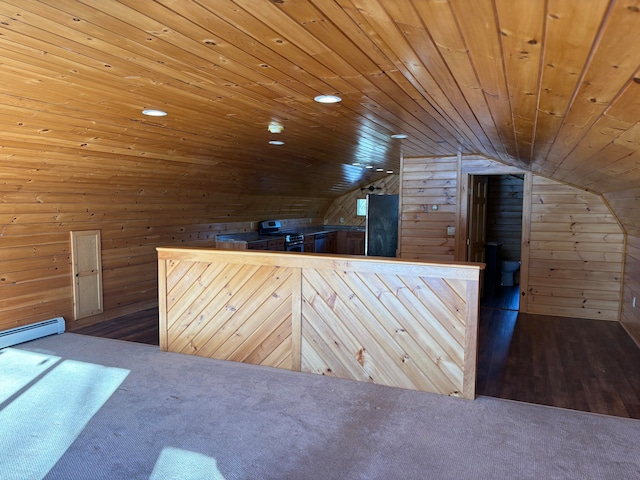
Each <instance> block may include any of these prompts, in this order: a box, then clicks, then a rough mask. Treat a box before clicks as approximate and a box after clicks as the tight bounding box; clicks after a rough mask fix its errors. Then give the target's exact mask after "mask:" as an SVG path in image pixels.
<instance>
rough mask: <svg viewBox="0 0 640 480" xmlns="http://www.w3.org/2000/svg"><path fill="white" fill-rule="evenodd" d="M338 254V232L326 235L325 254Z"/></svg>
mask: <svg viewBox="0 0 640 480" xmlns="http://www.w3.org/2000/svg"><path fill="white" fill-rule="evenodd" d="M337 252H338V232H329V233H327V253H337Z"/></svg>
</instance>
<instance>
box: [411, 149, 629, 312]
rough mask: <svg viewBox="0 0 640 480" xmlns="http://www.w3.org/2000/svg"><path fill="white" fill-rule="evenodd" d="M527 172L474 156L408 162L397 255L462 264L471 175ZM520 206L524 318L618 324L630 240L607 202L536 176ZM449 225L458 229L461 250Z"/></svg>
mask: <svg viewBox="0 0 640 480" xmlns="http://www.w3.org/2000/svg"><path fill="white" fill-rule="evenodd" d="M523 172H524V171H523V170H522V169H517V168H516V167H512V166H507V165H502V164H500V162H497V161H495V160H492V159H487V158H484V157H481V156H477V155H474V156H461V157H446V158H438V159H434V158H429V157H422V158H405V159H404V166H403V170H402V173H401V192H402V206H401V214H402V226H401V238H400V242H401V245H400V256H401V257H403V258H412V259H413V258H418V259H421V260H424V261H429V260H433V261H435V260H454V259H464V252H465V246H464V242H463V241H462V239H464V238H465V232H466V221H467V218H466V201H467V200H466V183H465V182H466V181H467V180H468V175H474V174H476V175H490V174H500V175H503V174H507V173H508V174H521V173H523ZM460 179H462V180H460ZM458 187H460V188H458ZM525 191H526V190H525ZM523 203H524V211H523V217H524V219H525V220H524V222H523V231H524V237H525V240H524V242H523V245H522V246H523V262H524V263H523V266H522V268H521V278H520V280H521V288H522V289H523V290H524V293H525V297H524V298H523V301H522V303H521V309H522V311H527V312H530V313H540V314H548V315H557V316H567V317H578V318H598V319H605V320H617V319H618V318H619V310H620V295H621V288H622V268H623V250H624V241H625V239H624V232H623V230H622V229H621V227H620V225H619V224H618V222H617V220H616V216H615V215H614V214H613V213H612V212H611V211H610V209H609V207H608V205H607V203H606V202H605V201H604V200H603V198H602V197H600V196H598V195H594V194H591V193H588V192H585V191H584V190H580V189H577V188H574V187H571V186H567V185H564V184H562V183H559V182H556V181H553V180H548V179H546V178H543V177H540V176H537V175H533V187H532V190H531V193H530V194H528V193H526V194H523ZM433 205H437V206H438V209H437V210H433V208H432V207H433ZM448 225H452V226H456V227H457V237H456V238H457V240H458V243H456V242H455V241H454V238H453V237H451V236H449V235H447V229H446V227H447V226H448ZM525 249H526V254H525V253H524V250H525ZM527 258H528V259H529V260H528V261H526V259H527ZM523 276H524V278H523Z"/></svg>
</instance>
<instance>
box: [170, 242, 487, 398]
mask: <svg viewBox="0 0 640 480" xmlns="http://www.w3.org/2000/svg"><path fill="white" fill-rule="evenodd" d="M158 270H159V310H160V347H161V348H162V349H163V350H166V351H171V352H177V353H187V354H191V355H199V356H203V357H208V358H216V359H220V360H234V361H242V362H246V363H253V364H258V365H263V366H271V367H280V368H287V369H291V370H295V371H303V372H312V373H318V374H322V375H330V376H335V377H339V378H347V379H352V380H359V381H364V382H372V383H376V384H379V385H388V386H394V387H400V388H407V389H413V390H420V391H426V392H433V393H440V394H445V395H452V396H461V397H464V398H474V397H475V383H476V362H477V341H478V339H477V334H478V323H477V322H478V290H479V277H480V266H479V265H477V264H476V265H474V264H458V265H447V264H433V263H432V264H424V263H416V262H403V261H399V260H395V259H394V260H389V259H375V258H374V259H372V258H366V257H332V256H328V255H324V254H323V255H313V254H294V253H289V252H287V253H279V252H259V251H238V250H233V251H231V250H216V249H194V248H160V249H158Z"/></svg>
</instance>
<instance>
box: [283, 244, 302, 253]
mask: <svg viewBox="0 0 640 480" xmlns="http://www.w3.org/2000/svg"><path fill="white" fill-rule="evenodd" d="M284 248H285V250H286V251H287V252H304V243H290V244H287V245H285V247H284Z"/></svg>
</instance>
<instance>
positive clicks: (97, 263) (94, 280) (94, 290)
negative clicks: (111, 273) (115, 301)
mask: <svg viewBox="0 0 640 480" xmlns="http://www.w3.org/2000/svg"><path fill="white" fill-rule="evenodd" d="M100 251H101V242H100V230H86V231H80V232H71V263H72V265H73V316H74V319H75V320H78V319H80V318H85V317H89V316H91V315H95V314H97V313H102V310H103V307H102V262H101V258H100Z"/></svg>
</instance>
